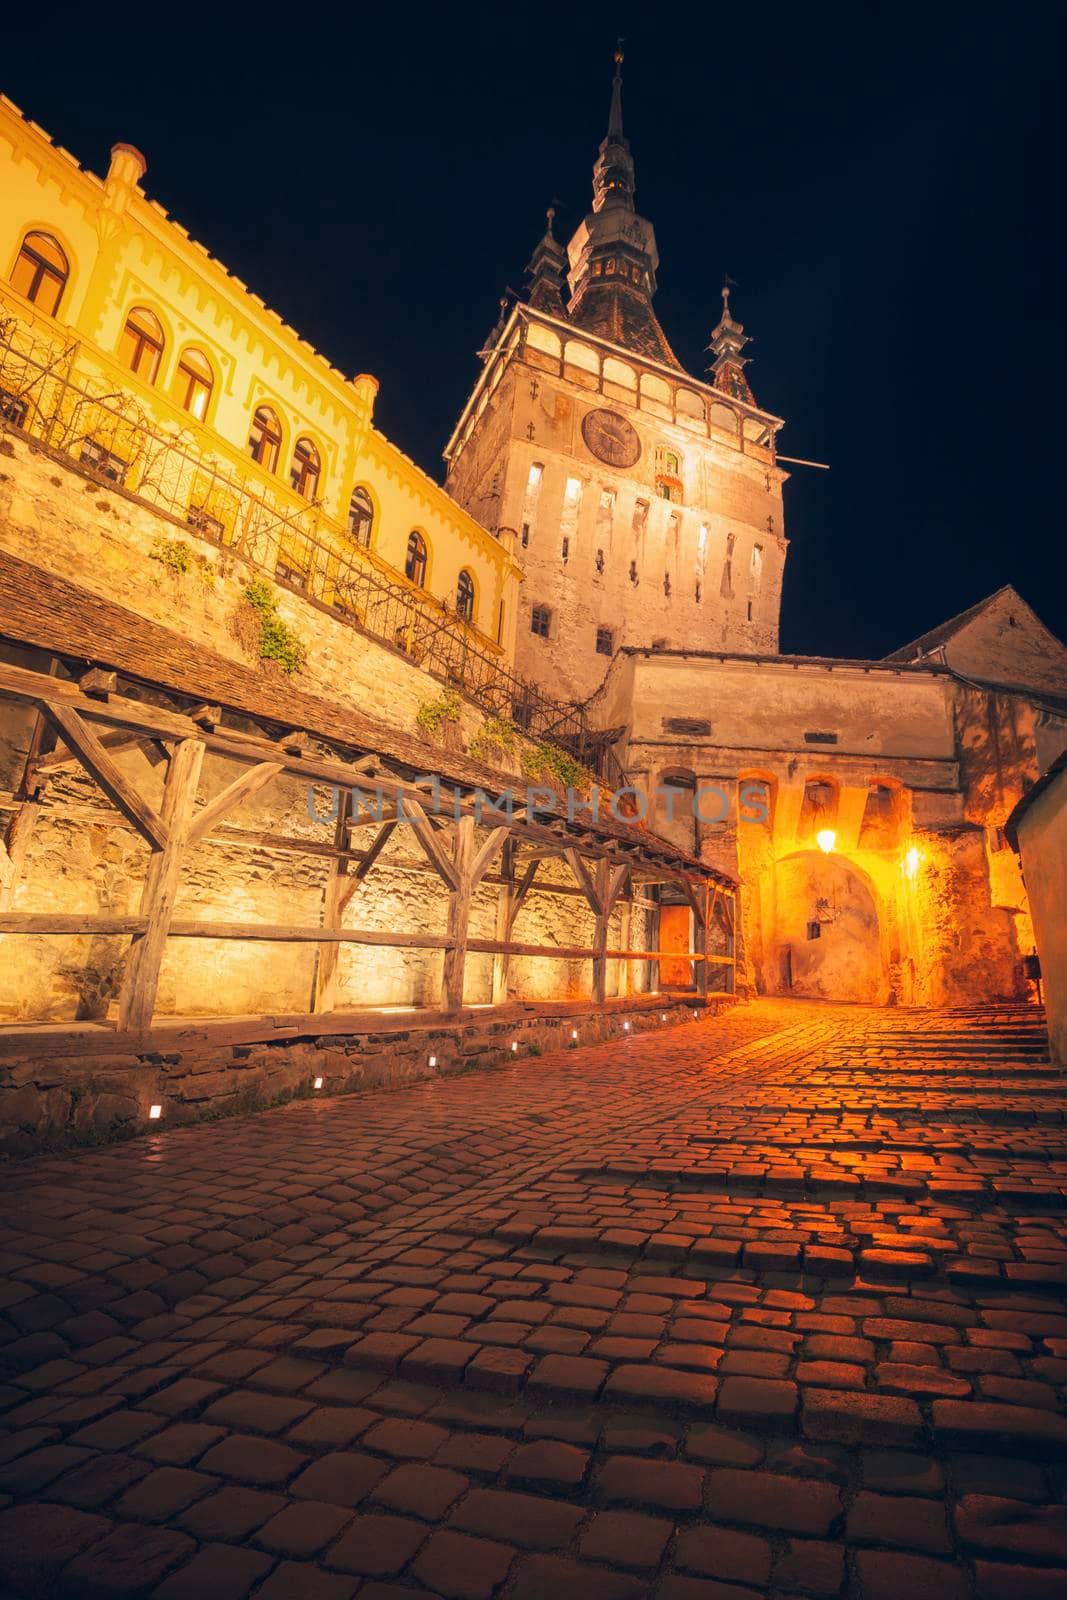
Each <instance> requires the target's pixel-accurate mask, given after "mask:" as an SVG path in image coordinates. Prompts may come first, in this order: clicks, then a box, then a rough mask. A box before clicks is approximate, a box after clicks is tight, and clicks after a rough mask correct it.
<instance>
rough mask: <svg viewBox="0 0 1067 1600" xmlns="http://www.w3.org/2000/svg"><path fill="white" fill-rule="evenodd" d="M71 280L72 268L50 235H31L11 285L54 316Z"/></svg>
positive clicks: (22, 252)
mask: <svg viewBox="0 0 1067 1600" xmlns="http://www.w3.org/2000/svg"><path fill="white" fill-rule="evenodd" d="M69 277H70V266H69V263H68V261H67V258H66V256H65V255H64V254H63V251H62V250H61V249H60V247H59V244H58V243H57V241H56V240H55V239H53V238H52V235H51V234H50V233H28V234H27V235H26V237H25V239H23V241H22V248H21V250H20V251H19V253H18V255H17V256H16V257H15V266H14V270H13V271H12V273H11V285H12V288H14V289H16V290H17V291H18V293H19V294H22V295H25V296H26V299H27V300H32V302H33V304H34V305H35V306H40V308H41V310H42V311H44V312H45V313H47V315H48V316H50V317H54V316H55V314H56V312H57V311H58V310H59V302H60V300H61V299H62V298H63V290H64V289H65V288H66V286H67V279H68V278H69Z"/></svg>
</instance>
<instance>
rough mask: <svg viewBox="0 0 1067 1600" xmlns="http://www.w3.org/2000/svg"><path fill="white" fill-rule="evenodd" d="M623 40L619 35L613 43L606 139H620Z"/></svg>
mask: <svg viewBox="0 0 1067 1600" xmlns="http://www.w3.org/2000/svg"><path fill="white" fill-rule="evenodd" d="M622 46H623V40H622V36H621V34H620V36H619V38H618V39H616V41H615V54H614V57H613V59H614V62H615V76H614V77H613V78H612V80H611V112H610V114H609V116H608V138H609V139H621V138H622V136H623V134H622V64H623V61H624V60H625V59H626V58H625V56H624V55H623V53H622Z"/></svg>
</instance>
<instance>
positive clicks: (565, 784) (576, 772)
mask: <svg viewBox="0 0 1067 1600" xmlns="http://www.w3.org/2000/svg"><path fill="white" fill-rule="evenodd" d="M519 762H520V765H521V767H522V775H523V777H524V778H529V779H530V780H531V781H533V780H535V779H537V778H541V777H548V778H550V779H551V780H552V781H553V782H554V783H555V784H556V785H557V787H558V788H560V789H574V790H575V791H576V792H577V793H579V794H584V793H586V792H587V791H588V789H589V787H590V785H591V783H592V774H591V773H590V771H589V769H588V768H587V767H583V766H582V763H581V762H580V761H576V760H575V759H574V757H573V756H572V755H569V754H568V753H567V751H566V750H561V749H560V747H559V745H558V744H553V743H552V741H551V740H550V739H542V740H541V742H540V743H539V744H536V745H534V746H533V747H532V748H531V747H527V748H526V749H524V750H523V752H522V755H521V756H520V758H519Z"/></svg>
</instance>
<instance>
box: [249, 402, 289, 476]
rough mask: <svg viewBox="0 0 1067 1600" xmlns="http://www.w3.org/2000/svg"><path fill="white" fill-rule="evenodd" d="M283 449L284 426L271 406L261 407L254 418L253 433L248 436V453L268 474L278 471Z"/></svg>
mask: <svg viewBox="0 0 1067 1600" xmlns="http://www.w3.org/2000/svg"><path fill="white" fill-rule="evenodd" d="M281 448H282V426H281V423H280V422H279V421H278V418H277V417H276V416H275V415H274V412H273V411H272V410H271V408H270V406H260V407H259V409H258V410H257V412H256V414H255V416H254V417H253V418H252V431H251V433H250V434H249V435H248V453H249V455H250V456H251V457H252V460H253V461H258V462H259V465H260V466H261V467H266V469H267V471H268V472H276V471H277V470H278V454H279V452H280V450H281Z"/></svg>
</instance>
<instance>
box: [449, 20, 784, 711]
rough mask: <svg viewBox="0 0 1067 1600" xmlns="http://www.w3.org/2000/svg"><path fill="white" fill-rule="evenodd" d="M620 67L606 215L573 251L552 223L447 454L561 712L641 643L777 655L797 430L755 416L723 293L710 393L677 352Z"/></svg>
mask: <svg viewBox="0 0 1067 1600" xmlns="http://www.w3.org/2000/svg"><path fill="white" fill-rule="evenodd" d="M621 68H622V54H621V51H617V52H616V55H615V75H614V80H613V82H612V91H611V109H610V113H609V117H608V131H607V136H606V138H605V139H604V140H603V142H602V143H601V145H600V150H599V153H598V155H597V159H596V163H595V165H594V167H593V202H592V209H591V210H590V212H589V214H588V215H587V216H586V217H584V218H583V220H582V221H581V222H580V223H579V225H578V227H577V229H576V230H575V233H574V236H573V238H572V239H571V240H570V243H569V245H568V246H567V248H566V251H564V248H563V246H562V245H561V244H560V243H559V242H558V241H557V239H556V238H555V236H554V233H553V215H554V214H553V212H551V211H550V212H549V213H548V225H547V227H546V230H545V233H544V236H543V237H542V239H541V240H540V242H539V243H538V245H537V248H536V249H535V251H534V254H533V257H532V259H531V261H530V264H529V267H528V268H527V274H528V277H529V288H528V292H527V295H526V298H525V299H524V300H522V301H519V302H517V303H516V304H514V305H513V306H511V307H510V309H509V307H508V305H507V303H506V302H505V303H504V304H503V307H502V311H501V315H500V318H499V319H498V321H497V324H496V327H495V328H494V329H493V332H492V334H491V335H490V337H489V339H488V340H487V342H486V348H485V350H484V351H483V352H482V357H483V366H482V371H481V374H480V376H479V378H478V381H477V383H476V384H475V387H474V390H473V392H472V394H471V396H470V399H469V400H468V402H467V405H466V407H465V408H464V410H463V413H462V415H461V417H460V419H459V422H458V424H457V426H456V429H455V432H454V433H453V435H452V438H451V439H450V440H449V443H448V446H447V448H446V451H445V459H446V461H447V463H448V478H447V485H446V486H447V488H448V490H449V492H450V493H451V494H452V495H453V496H454V498H455V499H456V500H458V501H459V503H460V504H461V505H462V506H464V507H465V508H466V509H467V510H468V511H470V512H471V513H472V514H473V515H474V516H475V517H476V518H477V519H478V520H479V521H480V522H481V523H482V524H483V525H484V526H485V527H487V528H489V529H490V530H491V531H493V532H502V531H504V530H511V532H512V533H513V535H514V548H515V554H516V557H517V559H518V561H519V562H520V564H521V566H522V568H523V571H524V574H525V581H524V583H523V584H522V588H521V594H520V599H519V615H518V617H517V618H511V619H507V621H506V624H505V634H504V636H506V637H510V636H511V635H512V632H513V630H514V637H515V640H516V647H515V666H516V671H517V672H518V673H519V674H520V675H521V676H522V677H524V678H528V679H531V680H533V681H534V682H536V683H538V684H540V685H541V687H542V688H543V689H544V690H545V692H546V693H547V694H549V695H552V696H553V697H554V698H556V699H563V700H583V701H584V700H588V699H590V698H591V697H592V696H594V695H595V694H596V691H597V689H598V688H599V687H600V684H601V683H602V681H603V678H604V675H605V672H606V671H607V668H608V666H609V663H610V660H611V657H612V656H613V655H614V654H615V653H616V652H617V651H618V650H619V649H620V648H622V647H624V646H628V645H629V646H637V647H644V648H646V649H647V648H653V649H672V650H692V651H694V652H696V651H709V652H715V651H731V652H745V653H752V654H763V653H767V654H775V653H777V649H778V612H779V604H780V598H781V586H782V570H783V566H784V563H785V552H786V540H785V535H784V530H783V521H782V483H783V481H784V480H785V477H786V474H785V473H784V472H783V471H782V470H781V468H780V467H779V466H778V464H777V460H776V455H775V437H776V434H777V431H778V429H779V428H780V427H781V419H780V418H778V417H775V416H773V415H772V414H770V413H769V412H766V411H764V410H762V409H761V408H760V407H759V406H758V405H757V404H756V402H755V399H754V398H753V395H752V391H751V389H750V387H749V384H748V380H747V378H746V376H745V371H744V368H745V366H746V364H747V358H746V357H744V356H742V354H741V352H742V350H743V348H744V346H745V345H746V344H747V343H748V342H749V341H748V338H747V337H746V335H745V332H744V329H743V327H742V325H741V324H740V323H739V322H736V321H735V320H734V319H733V317H732V315H731V312H730V306H729V293H728V291H727V290H725V289H724V290H723V309H722V315H721V317H720V320H719V322H718V325H717V326H716V328H715V329H714V331H713V333H712V336H711V344H710V350H711V352H712V354H713V356H714V358H715V359H714V361H713V364H712V365H711V367H710V369H709V374H708V376H707V377H706V378H705V379H698V378H692V377H690V376H689V374H688V373H686V372H685V371H684V370H683V368H682V366H681V364H680V362H679V361H678V358H677V357H676V356H675V354H674V351H673V350H672V349H671V347H670V345H669V343H668V342H667V337H666V335H665V333H664V331H663V329H662V327H661V326H660V323H659V319H658V318H657V316H656V313H655V310H654V309H653V304H652V299H653V295H654V294H655V289H656V272H657V270H658V268H659V254H658V252H657V249H656V237H655V231H654V229H653V227H652V224H651V223H650V222H649V221H647V220H646V219H645V218H644V217H641V216H639V215H638V214H637V212H636V211H635V209H634V191H635V182H634V164H633V158H632V156H631V153H630V145H629V141H628V140H627V138H626V136H625V134H624V133H623V123H622V73H621Z"/></svg>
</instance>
